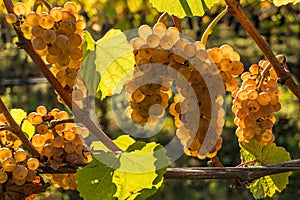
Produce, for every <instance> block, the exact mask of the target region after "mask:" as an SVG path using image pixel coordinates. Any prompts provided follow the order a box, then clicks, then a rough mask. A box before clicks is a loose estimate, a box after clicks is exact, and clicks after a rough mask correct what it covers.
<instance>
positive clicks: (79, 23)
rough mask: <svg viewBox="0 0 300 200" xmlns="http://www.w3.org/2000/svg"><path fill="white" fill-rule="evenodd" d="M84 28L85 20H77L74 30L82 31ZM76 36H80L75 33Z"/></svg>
mask: <svg viewBox="0 0 300 200" xmlns="http://www.w3.org/2000/svg"><path fill="white" fill-rule="evenodd" d="M85 28H86V22H85V20H82V19H79V20H77V21H76V29H77V30H76V31H78V30H84V29H85ZM77 34H78V35H82V34H79V33H78V32H77Z"/></svg>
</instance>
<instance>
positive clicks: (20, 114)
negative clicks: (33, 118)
mask: <svg viewBox="0 0 300 200" xmlns="http://www.w3.org/2000/svg"><path fill="white" fill-rule="evenodd" d="M10 114H11V116H12V117H13V118H14V120H15V121H16V122H17V124H19V125H20V124H21V122H22V120H23V119H24V118H25V117H26V116H27V113H26V112H25V111H24V110H22V109H11V110H10ZM22 131H24V132H25V133H27V135H28V137H29V139H30V138H31V137H32V136H33V135H34V131H35V128H34V126H33V125H32V124H30V123H29V122H28V121H27V120H25V121H24V122H23V124H22Z"/></svg>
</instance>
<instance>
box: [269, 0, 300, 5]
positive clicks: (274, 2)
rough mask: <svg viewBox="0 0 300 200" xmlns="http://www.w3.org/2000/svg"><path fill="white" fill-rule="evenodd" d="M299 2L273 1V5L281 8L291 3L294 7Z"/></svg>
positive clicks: (295, 0)
mask: <svg viewBox="0 0 300 200" xmlns="http://www.w3.org/2000/svg"><path fill="white" fill-rule="evenodd" d="M299 2H300V0H273V4H274V5H275V6H277V7H279V6H283V5H286V4H289V3H292V4H293V5H296V4H297V3H299Z"/></svg>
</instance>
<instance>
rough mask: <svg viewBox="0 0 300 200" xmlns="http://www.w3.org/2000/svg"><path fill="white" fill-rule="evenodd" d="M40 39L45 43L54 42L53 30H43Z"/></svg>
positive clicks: (54, 34)
mask: <svg viewBox="0 0 300 200" xmlns="http://www.w3.org/2000/svg"><path fill="white" fill-rule="evenodd" d="M42 38H43V40H44V42H45V43H47V44H52V43H54V42H55V41H56V33H55V31H53V30H45V31H44V32H43V35H42Z"/></svg>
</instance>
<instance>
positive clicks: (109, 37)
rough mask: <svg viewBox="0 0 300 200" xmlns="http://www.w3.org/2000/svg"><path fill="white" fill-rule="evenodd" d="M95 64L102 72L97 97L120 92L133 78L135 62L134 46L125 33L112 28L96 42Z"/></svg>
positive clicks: (102, 97)
mask: <svg viewBox="0 0 300 200" xmlns="http://www.w3.org/2000/svg"><path fill="white" fill-rule="evenodd" d="M95 64H96V71H97V72H99V73H100V74H101V80H100V83H99V85H98V88H97V91H96V97H98V98H100V99H104V98H105V97H107V96H111V95H113V94H117V93H119V92H120V91H121V90H122V88H123V85H124V83H125V81H126V80H128V79H131V77H132V70H133V68H134V64H135V60H134V54H133V48H132V46H131V45H130V44H129V43H128V41H127V38H126V36H125V34H124V33H122V32H121V31H120V30H116V29H111V30H110V31H108V32H107V33H106V34H105V35H104V37H103V38H101V39H100V40H98V41H97V42H96V60H95ZM100 92H101V95H99V94H100Z"/></svg>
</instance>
